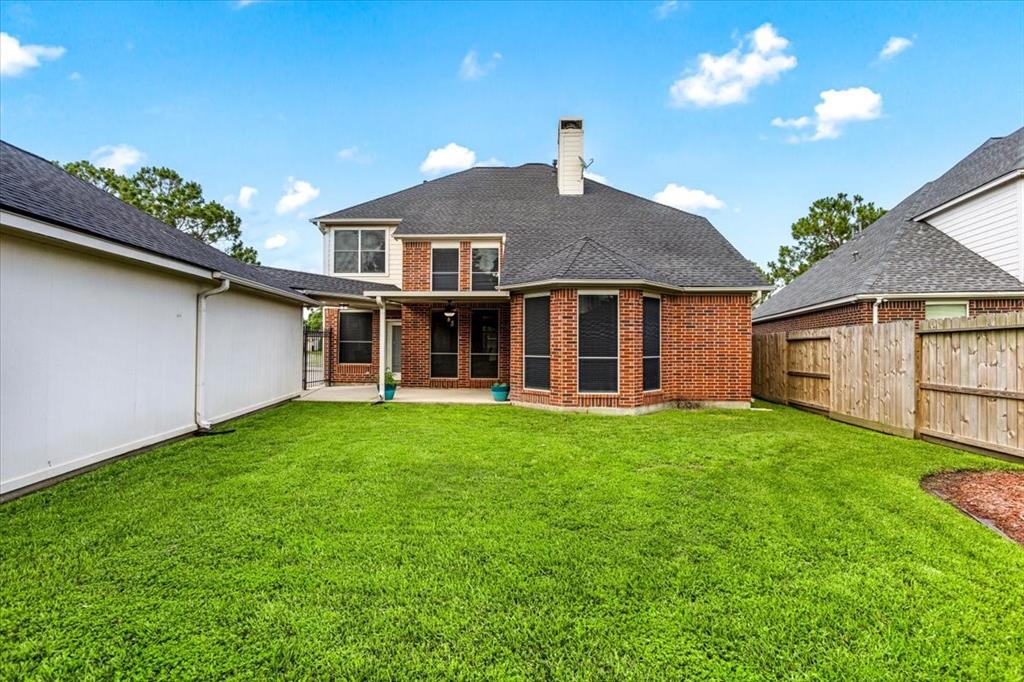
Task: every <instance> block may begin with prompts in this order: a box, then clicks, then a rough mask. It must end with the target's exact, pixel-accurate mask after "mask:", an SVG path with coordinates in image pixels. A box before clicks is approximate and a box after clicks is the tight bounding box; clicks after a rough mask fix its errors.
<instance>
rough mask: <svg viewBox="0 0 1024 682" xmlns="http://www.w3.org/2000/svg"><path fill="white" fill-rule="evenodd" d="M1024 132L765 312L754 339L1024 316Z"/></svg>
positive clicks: (860, 238)
mask: <svg viewBox="0 0 1024 682" xmlns="http://www.w3.org/2000/svg"><path fill="white" fill-rule="evenodd" d="M1022 278H1024V128H1021V129H1020V130H1017V131H1016V132H1014V133H1013V134H1011V135H1008V136H1006V137H997V138H992V139H990V140H988V141H987V142H985V143H984V144H983V145H981V146H980V147H978V148H977V149H976V150H974V151H973V152H971V153H970V154H969V155H968V156H967V157H965V158H964V159H963V160H961V161H960V162H959V163H957V164H956V165H955V166H953V167H952V168H951V169H949V170H948V171H947V172H946V173H944V174H943V175H941V176H940V177H939V178H938V179H936V180H934V181H932V182H929V183H927V184H925V185H924V186H923V187H921V188H920V189H918V190H917V191H916V192H914V193H913V194H911V195H910V196H908V197H907V198H906V199H904V200H903V201H901V202H900V203H899V204H897V205H896V206H895V207H893V209H892V210H891V211H889V212H888V213H886V214H885V215H884V216H882V217H881V218H879V219H878V220H876V221H875V222H874V223H872V224H871V225H870V226H869V227H867V228H866V229H865V230H864V231H863V232H861V233H860V234H858V235H856V236H855V237H854V238H853V239H851V240H850V241H848V242H846V243H845V244H843V245H842V246H840V247H839V248H838V249H836V250H835V251H833V252H832V253H831V254H829V255H828V256H827V257H826V258H824V259H822V260H821V261H819V262H817V263H815V264H814V266H813V267H811V268H810V269H809V270H808V271H807V272H805V273H804V274H802V275H800V276H799V277H797V278H796V279H794V280H793V281H792V282H790V283H789V284H788V285H787V286H785V287H783V288H782V289H780V290H779V291H777V292H775V294H773V295H772V296H771V297H770V298H769V299H768V300H766V301H765V302H764V303H762V304H761V305H759V306H758V307H757V308H756V309H755V310H754V314H753V323H754V331H755V333H768V332H776V331H789V330H795V329H814V328H818V327H833V326H842V325H854V324H871V323H878V322H892V321H895V320H923V319H926V318H934V317H963V316H967V315H979V314H982V313H989V312H1009V311H1013V310H1021V309H1024V284H1022V283H1021V280H1022Z"/></svg>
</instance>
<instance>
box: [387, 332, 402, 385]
mask: <svg viewBox="0 0 1024 682" xmlns="http://www.w3.org/2000/svg"><path fill="white" fill-rule="evenodd" d="M384 326H385V329H386V330H387V333H386V334H385V335H384V339H385V341H387V348H386V349H385V353H384V362H385V367H386V368H387V369H390V370H391V373H392V374H393V375H394V376H395V378H396V379H398V380H399V381H401V380H402V372H401V371H398V372H396V371H395V370H394V368H393V367H392V366H391V365H392V364H393V362H394V358H393V357H392V355H391V339H390V337H389V334H393V333H394V331H395V327H401V326H402V321H401V320H385V321H384Z"/></svg>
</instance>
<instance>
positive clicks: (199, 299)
mask: <svg viewBox="0 0 1024 682" xmlns="http://www.w3.org/2000/svg"><path fill="white" fill-rule="evenodd" d="M215 277H220V275H215ZM230 286H231V282H230V281H228V280H227V279H221V282H220V286H218V287H215V288H213V289H207V290H206V291H201V292H199V295H198V296H196V380H195V389H196V394H195V408H196V409H195V422H196V426H198V427H199V430H200V431H209V430H210V427H211V426H212V424H210V422H209V421H207V419H206V418H205V417H204V416H203V412H204V411H205V408H206V396H205V392H206V299H208V298H209V297H210V296H216V295H217V294H223V293H224V292H225V291H227V290H228V288H229V287H230Z"/></svg>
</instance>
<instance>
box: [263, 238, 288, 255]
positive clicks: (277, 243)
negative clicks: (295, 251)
mask: <svg viewBox="0 0 1024 682" xmlns="http://www.w3.org/2000/svg"><path fill="white" fill-rule="evenodd" d="M287 243H288V237H285V236H284V235H283V234H275V235H274V236H272V237H267V240H266V241H265V242H263V248H265V249H267V250H268V251H273V250H274V249H280V248H281V247H282V246H284V245H285V244H287Z"/></svg>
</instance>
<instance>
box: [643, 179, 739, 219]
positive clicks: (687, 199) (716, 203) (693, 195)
mask: <svg viewBox="0 0 1024 682" xmlns="http://www.w3.org/2000/svg"><path fill="white" fill-rule="evenodd" d="M654 200H655V201H657V202H658V203H659V204H665V205H666V206H671V207H672V208H678V209H679V210H681V211H695V212H701V211H707V210H717V209H721V208H725V202H724V201H722V200H721V199H719V198H718V197H716V196H715V195H714V194H709V193H708V192H705V191H704V190H702V189H690V188H689V187H684V186H683V185H677V184H675V183H674V182H670V183H668V184H667V185H665V189H663V190H661V191H660V192H657V193H656V194H655V195H654Z"/></svg>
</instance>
